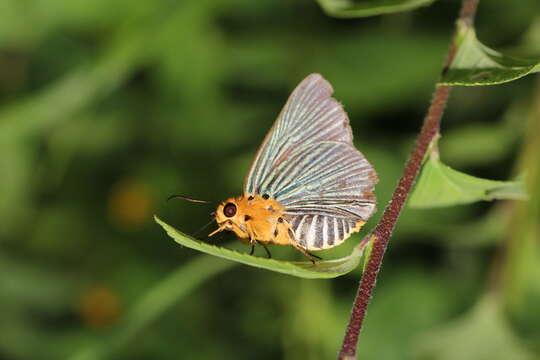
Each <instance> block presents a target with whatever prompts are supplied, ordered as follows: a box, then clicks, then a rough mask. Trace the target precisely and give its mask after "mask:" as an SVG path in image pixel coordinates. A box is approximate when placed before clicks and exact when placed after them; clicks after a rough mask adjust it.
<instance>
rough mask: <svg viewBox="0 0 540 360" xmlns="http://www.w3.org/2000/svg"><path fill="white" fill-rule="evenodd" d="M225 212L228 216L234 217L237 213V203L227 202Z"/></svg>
mask: <svg viewBox="0 0 540 360" xmlns="http://www.w3.org/2000/svg"><path fill="white" fill-rule="evenodd" d="M223 214H225V216H226V217H233V216H234V215H236V205H234V204H233V203H227V204H226V205H225V207H224V208H223Z"/></svg>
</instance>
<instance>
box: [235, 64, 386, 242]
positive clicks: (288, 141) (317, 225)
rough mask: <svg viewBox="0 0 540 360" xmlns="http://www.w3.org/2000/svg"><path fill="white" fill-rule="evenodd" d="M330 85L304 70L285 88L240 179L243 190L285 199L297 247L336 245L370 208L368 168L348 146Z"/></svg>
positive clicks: (372, 172) (344, 119)
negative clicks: (282, 99) (280, 104)
mask: <svg viewBox="0 0 540 360" xmlns="http://www.w3.org/2000/svg"><path fill="white" fill-rule="evenodd" d="M332 93H333V89H332V86H331V85H330V84H329V83H328V82H327V81H326V80H325V79H323V77H322V76H321V75H319V74H312V75H309V76H308V77H307V78H306V79H304V80H303V81H302V82H301V83H300V84H299V85H298V86H297V87H296V89H295V90H294V91H293V93H292V94H291V96H290V97H289V100H288V101H287V103H286V104H285V107H284V108H283V110H282V111H281V113H280V115H279V116H278V118H277V120H276V122H275V123H274V125H273V126H272V129H270V132H269V133H268V135H267V136H266V138H265V139H264V141H263V143H262V145H261V147H260V149H259V151H258V152H257V155H256V157H255V160H254V161H253V164H252V166H251V168H250V170H249V172H248V175H247V177H246V180H245V183H244V193H245V194H246V195H253V194H260V195H263V194H268V195H270V196H271V197H272V198H274V199H275V200H277V201H279V202H280V203H281V204H282V205H283V206H284V207H285V209H286V210H285V216H286V219H287V220H288V222H289V224H291V226H292V228H293V230H294V235H295V240H296V242H297V243H298V245H300V246H301V247H303V248H306V249H308V250H319V249H325V248H329V247H333V246H336V245H338V244H340V243H341V242H343V241H344V240H345V239H346V238H347V237H348V236H349V235H350V234H351V233H352V232H354V231H358V229H359V227H360V226H361V225H362V224H363V223H364V222H365V221H366V220H367V219H368V218H369V216H370V215H371V214H372V213H373V211H374V210H375V196H374V195H373V187H374V185H375V184H376V183H377V175H376V174H375V170H374V169H373V167H372V166H371V165H370V164H369V163H368V161H367V160H366V159H365V157H364V156H363V155H362V154H361V153H360V152H359V151H358V150H356V149H355V148H354V146H353V143H352V131H351V128H350V125H349V119H348V117H347V114H346V113H345V111H344V110H343V107H342V106H341V104H340V103H338V102H337V101H336V100H335V99H333V98H332V97H331V95H332Z"/></svg>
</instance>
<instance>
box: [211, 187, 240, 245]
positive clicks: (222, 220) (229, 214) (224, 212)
mask: <svg viewBox="0 0 540 360" xmlns="http://www.w3.org/2000/svg"><path fill="white" fill-rule="evenodd" d="M241 200H242V199H241V197H238V198H229V199H227V200H225V201H224V202H222V203H221V204H219V205H218V207H217V209H216V222H217V223H218V225H219V228H218V229H216V230H214V231H213V232H211V233H210V234H209V235H208V236H212V235H214V234H216V233H218V232H220V231H223V230H231V231H234V232H235V233H236V235H238V237H240V238H244V239H245V238H248V237H249V235H248V233H247V230H246V226H245V222H246V219H245V214H244V211H243V204H241Z"/></svg>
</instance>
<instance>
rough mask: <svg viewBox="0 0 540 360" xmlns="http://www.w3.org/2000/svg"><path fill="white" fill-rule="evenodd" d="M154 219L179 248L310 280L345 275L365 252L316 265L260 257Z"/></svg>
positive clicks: (156, 218)
mask: <svg viewBox="0 0 540 360" xmlns="http://www.w3.org/2000/svg"><path fill="white" fill-rule="evenodd" d="M154 218H155V220H156V222H157V223H158V224H159V225H161V226H162V227H163V228H164V229H165V231H167V234H168V235H169V236H170V237H172V238H173V239H174V241H176V242H177V243H179V244H180V245H184V246H186V247H189V248H191V249H194V250H199V251H202V252H204V253H207V254H210V255H214V256H218V257H221V258H225V259H228V260H232V261H237V262H240V263H243V264H246V265H250V266H255V267H259V268H262V269H266V270H272V271H277V272H280V273H283V274H288V275H294V276H298V277H302V278H307V279H327V278H334V277H337V276H340V275H344V274H346V273H348V272H350V271H352V270H354V269H356V267H357V266H358V264H360V259H361V257H362V253H363V251H362V250H360V249H358V248H356V247H355V248H354V250H353V253H352V254H351V255H349V256H346V257H343V258H340V259H335V260H322V261H317V262H315V264H313V263H312V262H311V261H280V260H275V259H267V258H261V257H257V256H253V255H249V254H246V253H240V252H237V251H235V250H230V249H226V248H223V247H219V246H215V245H211V244H208V243H205V242H203V241H200V240H197V239H194V238H192V237H190V236H188V235H186V234H184V233H182V232H180V231H178V230H176V229H175V228H173V227H172V226H170V225H168V224H166V223H165V222H163V221H161V220H160V219H159V218H158V217H157V216H156V217H154Z"/></svg>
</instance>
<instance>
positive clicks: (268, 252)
mask: <svg viewBox="0 0 540 360" xmlns="http://www.w3.org/2000/svg"><path fill="white" fill-rule="evenodd" d="M257 242H258V243H259V244H260V245H262V246H263V248H264V250H266V256H268V258H269V259H271V258H272V254H270V250H268V247H267V246H266V245H265V244H263V243H262V242H260V241H257Z"/></svg>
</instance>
